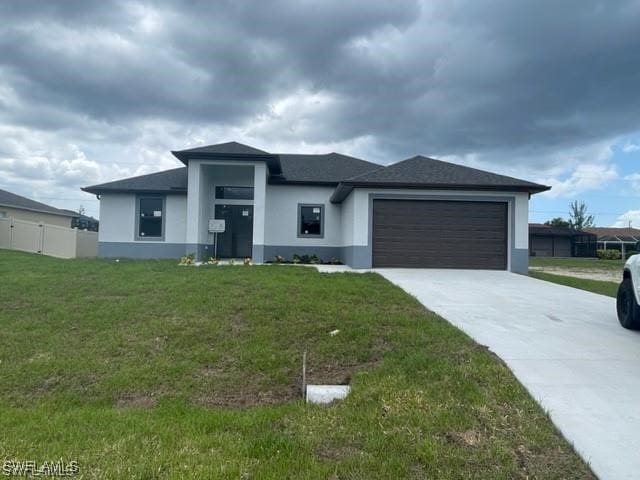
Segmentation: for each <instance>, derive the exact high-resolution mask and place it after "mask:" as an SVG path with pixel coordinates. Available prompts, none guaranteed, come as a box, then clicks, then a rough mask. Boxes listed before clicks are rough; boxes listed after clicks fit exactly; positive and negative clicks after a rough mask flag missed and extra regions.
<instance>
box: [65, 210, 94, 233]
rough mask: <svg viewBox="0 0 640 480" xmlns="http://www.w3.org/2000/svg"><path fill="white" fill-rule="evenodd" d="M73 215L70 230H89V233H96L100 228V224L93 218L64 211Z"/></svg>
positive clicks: (71, 211)
mask: <svg viewBox="0 0 640 480" xmlns="http://www.w3.org/2000/svg"><path fill="white" fill-rule="evenodd" d="M64 211H65V212H69V213H70V214H72V215H73V218H72V219H71V228H79V229H80V230H89V231H90V232H97V231H98V229H99V227H100V222H99V221H98V220H96V219H95V218H93V217H90V216H88V215H85V214H83V213H79V212H74V211H73V210H67V209H65V210H64Z"/></svg>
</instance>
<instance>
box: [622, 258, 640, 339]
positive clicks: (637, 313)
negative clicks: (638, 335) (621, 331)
mask: <svg viewBox="0 0 640 480" xmlns="http://www.w3.org/2000/svg"><path fill="white" fill-rule="evenodd" d="M639 304H640V254H639V255H634V256H632V257H630V258H629V260H627V262H626V263H625V264H624V272H623V274H622V283H621V284H620V287H618V298H617V302H616V307H617V310H618V320H619V321H620V325H622V326H623V327H624V328H629V329H631V330H640V307H639V306H638V305H639Z"/></svg>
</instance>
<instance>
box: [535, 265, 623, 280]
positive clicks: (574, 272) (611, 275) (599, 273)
mask: <svg viewBox="0 0 640 480" xmlns="http://www.w3.org/2000/svg"><path fill="white" fill-rule="evenodd" d="M530 269H531V270H533V271H535V272H544V273H552V274H554V275H563V276H565V277H575V278H584V279H587V280H601V281H604V282H620V281H621V279H622V271H618V270H605V269H597V268H577V267H530Z"/></svg>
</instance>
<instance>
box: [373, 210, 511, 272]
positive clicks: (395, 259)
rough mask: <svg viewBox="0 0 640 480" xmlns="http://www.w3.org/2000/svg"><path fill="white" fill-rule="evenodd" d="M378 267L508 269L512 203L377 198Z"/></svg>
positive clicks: (375, 263) (375, 262) (375, 248)
mask: <svg viewBox="0 0 640 480" xmlns="http://www.w3.org/2000/svg"><path fill="white" fill-rule="evenodd" d="M373 266H374V267H416V268H472V269H493V270H505V269H506V268H507V204H506V202H472V201H448V200H447V201H441V200H374V201H373Z"/></svg>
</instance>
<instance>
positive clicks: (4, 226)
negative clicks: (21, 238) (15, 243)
mask: <svg viewBox="0 0 640 480" xmlns="http://www.w3.org/2000/svg"><path fill="white" fill-rule="evenodd" d="M0 248H11V220H10V219H8V218H0Z"/></svg>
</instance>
